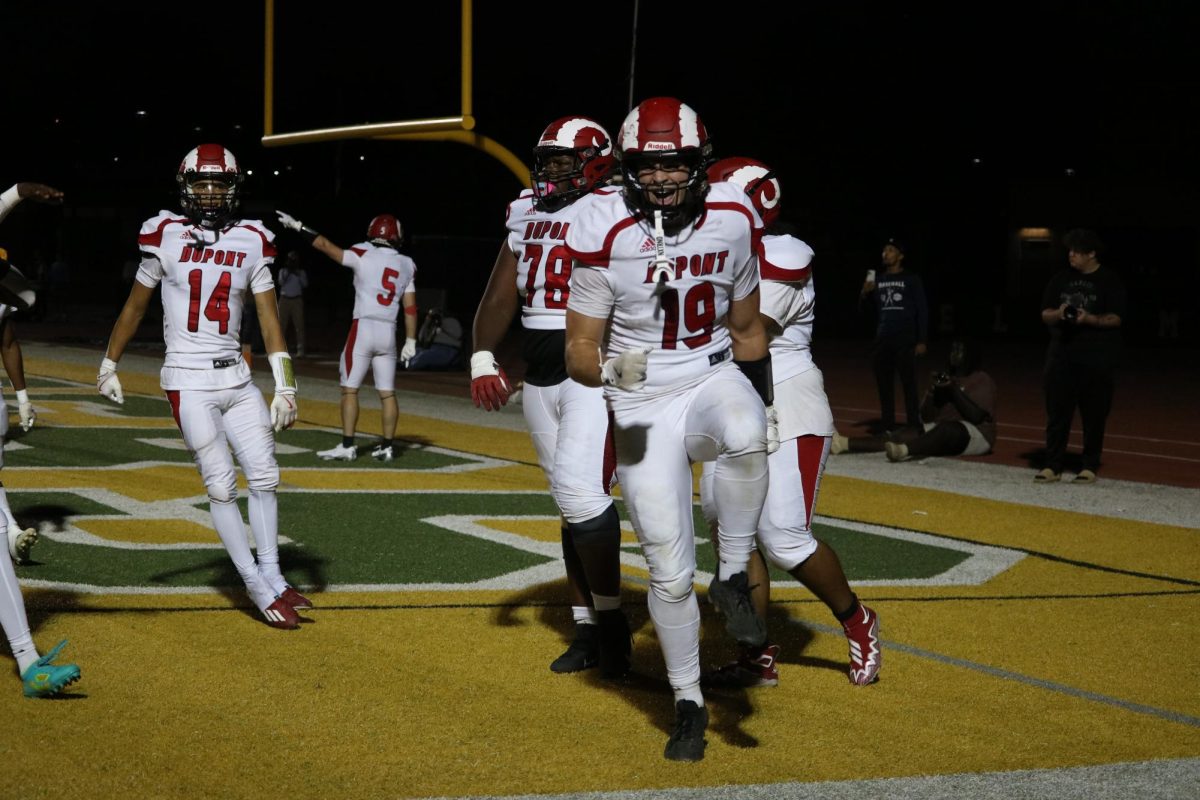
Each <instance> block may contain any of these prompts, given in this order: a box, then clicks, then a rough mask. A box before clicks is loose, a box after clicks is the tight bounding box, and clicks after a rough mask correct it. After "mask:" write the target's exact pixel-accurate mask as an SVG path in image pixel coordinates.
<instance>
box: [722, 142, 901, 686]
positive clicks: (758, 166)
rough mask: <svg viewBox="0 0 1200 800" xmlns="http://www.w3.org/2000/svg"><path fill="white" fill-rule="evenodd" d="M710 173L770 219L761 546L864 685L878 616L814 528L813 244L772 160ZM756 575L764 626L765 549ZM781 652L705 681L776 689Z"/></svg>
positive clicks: (822, 415) (821, 388)
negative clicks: (775, 436)
mask: <svg viewBox="0 0 1200 800" xmlns="http://www.w3.org/2000/svg"><path fill="white" fill-rule="evenodd" d="M708 179H709V182H710V183H712V184H714V185H716V184H717V183H718V182H719V181H729V182H730V183H732V184H734V185H735V186H737V187H739V188H740V189H741V190H742V191H744V192H745V193H746V195H747V196H748V197H749V198H750V200H751V201H752V202H753V203H754V207H755V208H756V209H757V210H758V212H759V214H760V215H761V216H762V219H763V224H764V225H765V226H766V231H765V234H764V236H763V237H762V245H761V249H760V251H759V258H758V269H759V276H760V278H761V280H762V282H761V284H760V314H761V315H762V321H763V325H764V326H765V327H766V330H767V334H768V336H770V337H771V364H772V371H773V373H774V381H775V409H776V412H777V413H778V417H779V450H777V451H776V452H774V453H772V454H771V456H770V458H769V459H768V466H769V469H770V486H769V489H768V490H767V502H766V505H765V506H764V507H763V513H762V517H761V518H760V520H759V525H758V541H759V545H760V546H761V548H762V550H764V551H765V552H766V554H767V558H769V559H770V561H771V563H772V564H774V565H775V566H777V567H778V568H780V569H782V570H784V571H786V572H788V573H790V574H791V575H792V577H794V578H795V579H796V580H798V581H800V583H802V584H804V586H806V587H807V588H808V589H809V591H811V592H812V593H813V594H815V595H816V596H817V597H818V598H819V599H820V600H821V601H822V602H823V603H825V605H826V606H828V607H829V610H830V612H832V613H833V615H834V616H835V617H836V618H837V620H838V621H839V622H840V623H841V624H842V630H843V631H844V632H845V634H846V639H847V640H848V641H849V644H850V668H849V676H850V681H851V682H852V683H854V684H857V685H859V686H865V685H866V684H868V683H871V682H873V681H874V680H876V675H877V674H878V672H879V664H880V657H881V654H880V648H879V616H878V615H877V614H876V613H875V612H874V611H872V610H871V609H870V608H868V607H867V606H865V605H863V604H862V603H860V602H859V601H858V598H857V597H856V596H855V594H854V592H852V591H851V590H850V584H849V583H848V582H847V581H846V574H845V573H844V572H843V571H842V564H841V561H840V560H839V559H838V556H837V553H836V552H835V551H834V550H833V548H832V547H830V546H829V545H828V544H826V543H825V542H822V541H821V540H819V539H817V538H816V537H814V536H813V532H812V514H813V508H814V507H815V506H816V502H817V493H818V491H819V490H820V488H821V476H822V475H823V474H824V472H825V460H826V459H827V458H828V456H829V448H830V442H831V440H832V437H833V434H834V427H833V412H832V411H831V410H830V408H829V400H828V398H827V397H826V396H825V382H824V377H823V376H822V374H821V370H820V369H818V368H817V365H816V364H815V363H814V362H813V357H812V350H811V348H810V343H811V341H812V325H813V319H814V308H815V304H816V291H815V288H814V285H813V280H812V258H813V251H812V248H810V247H809V246H808V245H807V244H805V243H804V242H802V241H801V240H800V239H797V238H796V237H795V236H792V235H790V234H788V233H786V231H787V230H788V229H787V226H786V225H785V224H784V223H781V222H779V215H780V213H781V211H782V205H781V202H782V198H783V195H782V187H781V186H780V183H779V179H778V178H777V177H776V175H775V173H774V171H773V170H771V168H770V167H768V166H767V165H765V164H763V163H762V162H760V161H755V160H753V159H749V158H726V159H722V160H721V161H718V162H717V163H715V164H713V165H712V166H710V167H709V169H708ZM712 482H713V469H712V466H711V465H710V464H705V465H704V471H703V475H702V477H701V482H700V496H701V504H702V506H703V508H704V514H705V517H706V518H707V519H708V520H709V523H710V525H712V526H713V530H714V537H715V536H716V528H715V525H716V508H715V506H714V504H713V494H714V493H713V485H712ZM750 580H751V583H752V585H753V589H754V591H753V598H754V601H755V608H756V611H757V612H758V614H759V617H760V618H761V619H763V621H764V622H763V624H764V625H765V624H766V610H767V603H768V602H769V597H770V577H769V575H768V573H767V567H766V564H765V563H764V561H763V557H762V555H761V554H760V553H759V551H758V550H756V551H755V552H754V553H753V554H752V557H751V560H750ZM778 656H779V646H778V645H776V644H773V643H771V642H770V641H766V642H763V643H762V644H761V645H746V646H743V647H742V648H741V653H740V655H739V657H738V659H737V660H736V661H734V662H733V663H731V664H728V665H726V666H724V667H722V668H721V669H719V670H716V671H715V673H711V674H709V675H706V676H705V681H706V683H711V684H712V685H723V686H729V685H734V686H775V685H776V684H778V683H779V672H778V670H777V668H776V666H775V663H776V659H777V658H778Z"/></svg>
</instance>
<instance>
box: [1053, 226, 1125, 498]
mask: <svg viewBox="0 0 1200 800" xmlns="http://www.w3.org/2000/svg"><path fill="white" fill-rule="evenodd" d="M1064 243H1065V244H1066V245H1067V248H1068V253H1067V260H1068V263H1069V264H1070V269H1065V270H1062V271H1061V272H1059V273H1057V274H1055V275H1054V276H1053V277H1051V278H1050V282H1049V283H1047V284H1046V290H1045V291H1044V292H1043V293H1042V322H1044V323H1045V324H1046V325H1047V326H1048V327H1049V328H1050V347H1049V349H1048V350H1047V352H1046V369H1045V375H1044V378H1045V382H1044V386H1045V392H1046V464H1045V468H1044V469H1042V471H1041V472H1038V473H1037V474H1036V475H1034V476H1033V479H1034V480H1035V481H1037V482H1038V483H1053V482H1055V481H1057V480H1059V479H1060V478H1061V477H1062V466H1063V456H1064V454H1065V453H1066V449H1067V438H1068V436H1069V435H1070V433H1071V419H1072V417H1073V416H1074V415H1075V408H1076V407H1078V408H1079V418H1080V422H1081V424H1082V426H1083V468H1082V469H1081V470H1080V471H1079V474H1078V475H1076V476H1075V479H1074V483H1094V482H1095V480H1096V470H1097V469H1099V467H1100V451H1101V450H1102V449H1103V446H1104V426H1105V423H1106V422H1107V420H1108V412H1109V410H1110V409H1111V408H1112V397H1113V373H1114V371H1115V369H1116V366H1117V360H1118V358H1119V356H1120V349H1121V330H1120V328H1121V318H1122V317H1123V316H1124V315H1125V286H1124V284H1123V283H1122V282H1121V279H1120V277H1119V276H1118V275H1117V274H1116V273H1115V272H1113V271H1112V270H1111V269H1104V268H1102V267H1101V266H1100V258H1099V256H1100V253H1101V252H1102V250H1103V244H1102V243H1101V241H1100V238H1099V237H1098V236H1096V234H1095V233H1093V232H1092V231H1089V230H1085V229H1082V228H1077V229H1075V230H1072V231H1071V232H1070V233H1068V234H1067V235H1066V238H1065V239H1064Z"/></svg>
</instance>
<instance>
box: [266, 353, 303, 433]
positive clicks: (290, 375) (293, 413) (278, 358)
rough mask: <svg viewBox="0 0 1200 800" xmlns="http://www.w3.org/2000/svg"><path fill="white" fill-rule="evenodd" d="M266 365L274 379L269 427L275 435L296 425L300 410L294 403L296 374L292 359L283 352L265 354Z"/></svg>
mask: <svg viewBox="0 0 1200 800" xmlns="http://www.w3.org/2000/svg"><path fill="white" fill-rule="evenodd" d="M267 363H269V364H270V365H271V374H272V375H273V376H274V378H275V398H274V399H273V400H271V427H272V428H274V429H275V432H276V433H279V432H280V431H282V430H286V429H288V428H290V427H292V425H294V424H295V423H296V417H297V415H298V414H299V413H300V408H299V406H298V404H297V403H296V373H295V372H294V371H293V370H292V357H291V356H289V355H288V354H287V353H285V352H278V353H267Z"/></svg>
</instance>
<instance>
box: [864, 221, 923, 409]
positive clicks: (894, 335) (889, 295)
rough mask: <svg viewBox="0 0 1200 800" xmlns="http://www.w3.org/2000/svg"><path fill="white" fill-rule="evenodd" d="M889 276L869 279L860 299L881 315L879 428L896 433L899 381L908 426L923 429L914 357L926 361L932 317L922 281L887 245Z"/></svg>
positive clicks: (876, 361)
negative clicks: (898, 377) (877, 279)
mask: <svg viewBox="0 0 1200 800" xmlns="http://www.w3.org/2000/svg"><path fill="white" fill-rule="evenodd" d="M881 258H882V261H883V267H884V273H883V275H881V276H880V277H879V281H878V283H877V282H876V280H875V270H871V271H870V272H868V273H867V279H866V281H865V282H864V283H863V288H862V294H861V295H860V299H861V298H864V297H868V296H869V297H870V298H871V301H872V303H873V304H874V305H875V310H876V312H877V313H878V323H877V325H876V329H875V345H874V348H873V350H872V352H871V366H872V367H873V368H874V371H875V384H876V387H877V388H878V390H879V416H880V427H881V428H882V430H883V432H887V431H890V430H892V429H893V428H895V427H896V384H895V381H896V375H897V373H898V374H899V376H900V384H901V386H902V387H903V388H904V412H905V415H906V416H907V422H908V424H909V425H912V426H916V427H917V428H918V429H919V428H920V426H921V415H920V409H919V402H918V395H917V368H916V367H917V365H916V361H915V360H914V357H915V356H923V355H925V342H926V338H927V333H928V329H929V312H928V310H927V308H926V305H925V289H924V287H923V286H922V285H921V278H920V277H919V276H917V275H914V274H912V273H911V272H905V270H904V246H903V245H902V244H901V243H900V242H899V241H898V240H896V239H888V240H887V242H886V243H885V244H884V246H883V253H882V256H881Z"/></svg>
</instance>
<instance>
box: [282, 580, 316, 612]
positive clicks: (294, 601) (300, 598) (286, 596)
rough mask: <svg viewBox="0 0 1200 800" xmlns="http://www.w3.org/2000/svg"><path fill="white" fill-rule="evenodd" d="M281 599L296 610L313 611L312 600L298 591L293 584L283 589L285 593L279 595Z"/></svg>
mask: <svg viewBox="0 0 1200 800" xmlns="http://www.w3.org/2000/svg"><path fill="white" fill-rule="evenodd" d="M279 599H280V600H282V601H283V602H285V603H287V604H288V605H289V606H291V607H292V608H293V609H294V610H296V611H311V610H312V607H313V604H312V601H311V600H309V599H308V598H307V597H305V596H304V595H302V594H300V593H299V592H297V591H296V590H295V589H294V588H292V587H291V586H289V587H287V588H286V589H284V590H283V594H281V595H279Z"/></svg>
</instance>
